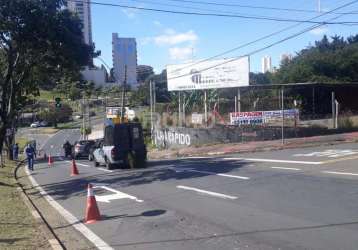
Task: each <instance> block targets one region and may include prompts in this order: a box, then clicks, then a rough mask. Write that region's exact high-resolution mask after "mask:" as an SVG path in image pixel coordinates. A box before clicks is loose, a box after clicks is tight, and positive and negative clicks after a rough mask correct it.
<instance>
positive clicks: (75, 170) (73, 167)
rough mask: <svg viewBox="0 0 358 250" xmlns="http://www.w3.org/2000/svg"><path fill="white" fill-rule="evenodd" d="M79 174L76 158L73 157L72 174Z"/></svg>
mask: <svg viewBox="0 0 358 250" xmlns="http://www.w3.org/2000/svg"><path fill="white" fill-rule="evenodd" d="M75 175H78V169H77V166H76V162H75V159H72V167H71V176H75Z"/></svg>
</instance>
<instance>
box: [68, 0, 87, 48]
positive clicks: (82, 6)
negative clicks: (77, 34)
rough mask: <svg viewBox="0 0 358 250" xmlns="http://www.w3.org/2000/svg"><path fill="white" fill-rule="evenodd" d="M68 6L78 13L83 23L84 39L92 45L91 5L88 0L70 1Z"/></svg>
mask: <svg viewBox="0 0 358 250" xmlns="http://www.w3.org/2000/svg"><path fill="white" fill-rule="evenodd" d="M67 8H68V9H69V10H70V11H72V12H73V13H76V14H77V15H78V17H79V19H80V20H81V22H82V24H83V28H82V32H83V40H84V41H85V43H86V44H88V45H92V43H93V41H92V24H91V5H90V3H89V1H88V0H78V1H68V2H67Z"/></svg>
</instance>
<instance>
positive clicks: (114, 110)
mask: <svg viewBox="0 0 358 250" xmlns="http://www.w3.org/2000/svg"><path fill="white" fill-rule="evenodd" d="M120 116H121V107H106V117H107V118H111V119H112V118H118V117H120Z"/></svg>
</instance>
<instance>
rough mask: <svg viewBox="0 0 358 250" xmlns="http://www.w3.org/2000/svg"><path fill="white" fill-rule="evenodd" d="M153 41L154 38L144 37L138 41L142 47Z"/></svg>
mask: <svg viewBox="0 0 358 250" xmlns="http://www.w3.org/2000/svg"><path fill="white" fill-rule="evenodd" d="M152 40H153V38H151V37H143V38H139V39H138V41H139V44H140V45H142V46H144V45H147V44H149V43H150V42H152Z"/></svg>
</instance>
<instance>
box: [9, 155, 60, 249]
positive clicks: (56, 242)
mask: <svg viewBox="0 0 358 250" xmlns="http://www.w3.org/2000/svg"><path fill="white" fill-rule="evenodd" d="M24 162H25V161H24V160H23V161H20V162H18V163H17V164H16V167H15V169H14V178H15V181H16V184H17V185H18V187H17V190H18V191H19V192H20V196H21V198H22V200H23V201H24V203H25V204H26V206H27V207H28V208H29V210H30V213H31V214H32V216H33V217H34V218H35V220H36V221H37V222H38V223H39V224H40V229H41V230H42V231H43V232H44V234H45V235H46V236H49V235H51V237H47V238H48V242H49V244H50V245H51V247H52V249H53V250H66V248H65V246H64V245H63V244H62V243H61V241H60V239H59V238H58V237H57V235H56V234H55V233H54V231H53V229H52V228H51V226H50V225H49V223H48V222H47V221H46V220H45V218H44V217H43V216H42V214H41V211H40V210H39V208H37V207H36V206H35V204H34V203H33V202H32V200H31V199H30V197H29V196H28V195H27V194H26V191H25V189H24V187H23V185H22V184H21V183H20V182H19V181H18V177H17V171H18V170H19V168H20V167H21V166H24Z"/></svg>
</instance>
